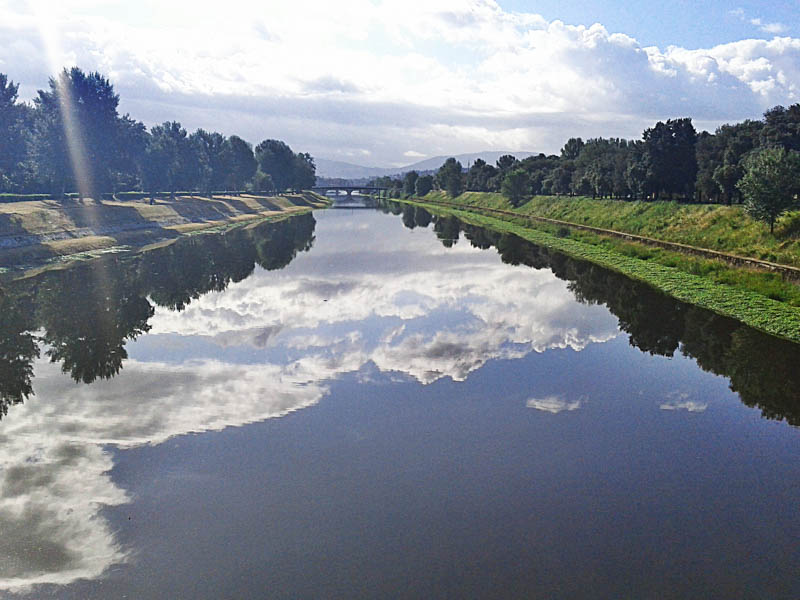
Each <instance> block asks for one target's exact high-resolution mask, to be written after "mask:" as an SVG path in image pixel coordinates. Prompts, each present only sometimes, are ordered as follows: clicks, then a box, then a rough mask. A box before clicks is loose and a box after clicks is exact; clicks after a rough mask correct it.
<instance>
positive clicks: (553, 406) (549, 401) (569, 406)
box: [525, 396, 582, 415]
mask: <svg viewBox="0 0 800 600" xmlns="http://www.w3.org/2000/svg"><path fill="white" fill-rule="evenodd" d="M581 404H582V400H572V401H567V400H564V399H563V398H562V397H561V396H547V397H545V398H531V399H529V400H528V401H527V402H526V403H525V405H526V406H527V407H528V408H535V409H536V410H541V411H543V412H549V413H552V414H554V415H555V414H558V413H560V412H564V411H566V412H572V411H573V410H578V409H579V408H580V407H581Z"/></svg>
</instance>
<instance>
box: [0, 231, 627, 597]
mask: <svg viewBox="0 0 800 600" xmlns="http://www.w3.org/2000/svg"><path fill="white" fill-rule="evenodd" d="M323 256H324V255H323ZM417 260H418V262H417V265H416V267H417V268H415V269H410V268H403V269H400V270H399V272H398V271H392V270H391V269H387V268H386V266H385V264H378V263H376V262H373V263H372V268H371V269H369V268H367V269H364V270H363V271H362V272H361V273H360V274H359V275H358V276H356V275H355V274H354V273H353V271H352V264H346V263H343V262H342V263H340V264H341V269H337V268H336V267H335V265H336V264H337V262H336V261H331V260H330V257H328V259H327V260H324V261H322V262H320V261H319V259H318V258H317V262H314V260H309V261H307V263H308V264H307V265H305V267H304V268H305V269H306V272H305V273H304V274H302V275H301V276H298V275H297V274H296V273H290V272H289V270H287V271H281V272H272V273H266V272H258V273H257V274H256V275H254V276H252V277H250V278H248V279H245V280H243V281H241V282H238V283H235V284H232V285H231V286H230V287H229V288H228V289H227V290H226V291H224V292H213V293H209V294H207V295H205V296H202V297H200V298H199V299H197V300H196V301H193V302H192V303H191V304H190V305H189V306H188V307H187V309H186V310H184V311H182V312H172V311H169V310H166V309H158V310H157V311H156V314H155V316H154V317H153V318H152V320H151V321H150V323H151V324H152V330H151V334H150V335H149V336H144V338H143V340H145V341H146V339H147V338H148V337H149V338H150V339H151V340H156V341H157V340H159V339H161V338H163V339H164V340H168V339H170V338H172V339H173V341H174V339H175V338H177V339H180V340H184V341H183V342H181V343H180V344H178V346H179V347H192V346H196V343H195V342H197V341H199V340H203V341H204V344H203V345H202V349H201V350H199V352H201V355H200V356H197V355H196V354H195V355H193V356H192V358H187V357H183V358H181V356H179V355H177V356H176V355H170V362H169V363H167V362H164V361H163V360H162V359H156V358H154V357H152V356H151V357H148V356H147V352H146V351H142V352H139V351H138V350H137V344H135V343H134V344H131V345H130V346H129V348H130V350H131V356H133V357H134V358H133V359H131V360H128V361H127V362H126V363H125V367H124V369H123V370H122V371H121V372H120V373H119V374H118V375H117V377H115V378H114V379H113V380H110V381H96V382H95V383H94V384H92V385H90V386H87V385H75V384H73V382H72V381H71V380H69V378H68V377H67V376H65V375H64V374H63V373H61V372H60V369H59V367H58V365H54V364H51V363H49V362H48V361H47V360H46V359H42V360H39V361H37V363H36V377H35V379H34V389H35V392H36V396H35V397H34V398H31V399H30V400H29V401H27V402H26V403H25V404H23V405H19V406H17V407H15V410H14V413H13V416H11V417H10V418H8V419H5V420H3V421H2V422H0V441H2V447H0V448H1V449H0V468H2V480H1V481H2V483H1V484H0V521H1V522H2V523H3V532H4V535H3V536H2V538H3V541H2V542H0V551H2V554H3V555H4V557H5V558H4V560H3V562H2V564H0V588H3V589H12V590H24V589H26V588H28V587H29V586H31V585H32V584H36V583H55V584H66V583H69V582H71V581H75V580H77V579H79V578H88V579H92V578H97V577H99V576H100V575H101V574H102V573H103V572H104V571H105V570H106V569H107V568H108V567H109V566H111V565H112V564H115V563H119V562H122V561H124V560H125V558H126V556H127V553H126V550H125V549H124V548H121V547H120V545H119V543H118V542H117V540H116V539H115V537H114V534H113V532H112V531H111V528H110V525H109V523H108V521H107V520H106V519H105V518H104V516H103V514H102V508H103V507H104V506H115V505H121V504H124V503H126V502H129V501H130V498H129V496H128V495H127V493H126V492H125V491H124V490H123V489H121V488H120V487H119V486H118V485H117V484H116V483H115V482H114V481H112V478H111V476H110V474H109V471H110V469H111V468H112V466H113V463H112V458H111V455H110V451H109V450H108V449H107V448H106V446H108V445H111V446H116V447H120V448H129V447H134V446H138V445H144V444H159V443H162V442H164V441H165V440H167V439H168V438H170V437H173V436H178V435H183V434H186V433H190V432H203V431H218V430H221V429H224V428H226V427H232V426H241V425H244V424H247V423H253V422H257V421H262V420H265V419H269V418H275V417H280V416H282V415H285V414H287V413H289V412H291V411H295V410H299V409H301V408H305V407H309V406H311V405H313V404H315V403H317V402H319V401H320V399H321V398H322V397H323V396H324V395H325V394H326V393H327V387H326V383H325V382H326V381H329V380H332V379H335V378H337V377H340V376H342V375H343V374H346V373H354V372H358V371H360V370H362V369H363V368H364V367H365V365H368V364H373V365H375V367H377V369H378V370H379V371H381V372H384V373H387V372H388V373H389V374H390V375H389V376H390V377H393V376H392V375H391V373H400V374H403V376H405V377H411V378H413V379H415V380H417V381H418V382H420V383H422V384H430V383H432V382H434V381H436V380H438V379H441V378H443V377H450V378H452V379H454V380H457V381H461V380H464V379H466V378H467V377H468V375H469V374H470V373H471V372H473V371H475V370H476V369H479V368H480V367H481V366H483V365H484V364H485V363H486V362H487V361H489V360H493V359H512V358H519V357H522V356H525V355H526V354H528V353H530V352H531V351H536V352H544V351H546V350H547V349H550V348H567V347H569V348H573V349H574V350H581V349H583V348H584V347H586V345H587V344H590V343H593V342H603V341H606V340H609V339H612V338H613V337H615V336H616V335H618V329H617V321H616V319H615V318H614V317H613V315H611V314H609V313H608V311H607V310H606V309H605V308H603V307H599V306H587V305H581V304H578V303H576V302H575V300H574V298H573V295H572V293H571V292H570V291H569V290H568V288H567V284H566V283H565V282H563V281H560V280H558V279H556V278H555V277H554V276H553V275H552V274H551V273H550V272H548V271H535V270H531V269H528V268H524V267H511V266H508V265H504V264H501V263H500V261H499V260H498V259H497V257H496V255H494V254H492V253H486V252H482V251H479V250H477V249H474V248H469V247H467V246H466V245H462V246H461V247H459V248H457V249H452V250H450V251H448V253H447V255H446V256H442V255H441V253H439V254H436V253H429V255H428V256H427V257H426V258H424V259H423V260H420V259H419V257H418V259H417ZM298 262H300V261H298ZM322 263H324V264H325V265H326V266H325V269H324V270H323V269H321V268H320V265H321V264H322ZM142 347H143V348H146V347H147V346H146V344H145V345H143V346H142ZM231 348H232V349H242V348H251V349H256V350H258V351H259V352H263V357H266V356H269V357H270V358H269V359H266V358H263V357H262V359H261V362H258V363H256V364H252V362H251V363H239V362H236V360H235V359H232V358H230V357H229V356H228V355H227V354H226V355H225V358H224V359H223V358H220V357H219V356H221V354H219V351H221V350H224V349H231ZM268 351H273V352H272V353H268ZM276 356H281V357H282V358H281V359H277V358H275V357H276ZM538 402H543V401H538ZM579 404H580V403H579V402H578V403H577V405H575V403H565V404H564V406H563V408H560V405H557V404H556V403H555V402H554V401H551V402H550V404H549V405H546V406H549V408H547V407H545V408H544V410H549V411H550V412H557V411H558V410H574V408H577V407H578V406H579ZM529 405H531V404H530V402H529ZM573 405H574V408H573ZM542 406H545V405H542ZM542 406H534V407H535V408H540V409H541V408H542Z"/></svg>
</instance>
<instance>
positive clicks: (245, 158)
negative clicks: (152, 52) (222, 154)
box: [226, 135, 258, 190]
mask: <svg viewBox="0 0 800 600" xmlns="http://www.w3.org/2000/svg"><path fill="white" fill-rule="evenodd" d="M226 152H227V154H228V158H227V159H226V163H227V164H228V165H229V170H228V178H227V182H228V183H229V184H230V185H231V186H232V187H233V189H234V190H240V189H242V188H243V187H244V184H245V183H246V182H248V181H250V180H251V179H253V176H254V175H255V174H256V169H257V168H258V163H256V157H255V155H254V154H253V148H252V146H250V144H248V143H247V142H245V141H244V140H243V139H242V138H240V137H239V136H238V135H232V136H231V137H229V138H228V142H227V144H226Z"/></svg>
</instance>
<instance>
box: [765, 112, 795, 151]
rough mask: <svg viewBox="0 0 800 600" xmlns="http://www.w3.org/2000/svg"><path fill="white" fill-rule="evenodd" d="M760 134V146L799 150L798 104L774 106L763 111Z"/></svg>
mask: <svg viewBox="0 0 800 600" xmlns="http://www.w3.org/2000/svg"><path fill="white" fill-rule="evenodd" d="M760 134H761V136H760V137H761V145H762V146H781V147H782V148H785V149H786V150H800V104H792V105H791V106H790V107H789V108H784V107H783V106H776V107H775V108H771V109H770V110H768V111H767V112H765V113H764V126H763V128H762V129H761V131H760Z"/></svg>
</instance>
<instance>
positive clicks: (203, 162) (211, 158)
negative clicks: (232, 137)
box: [189, 129, 230, 195]
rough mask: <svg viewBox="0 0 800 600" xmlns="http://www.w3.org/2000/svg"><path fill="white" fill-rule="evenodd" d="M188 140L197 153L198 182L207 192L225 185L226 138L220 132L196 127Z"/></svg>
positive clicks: (227, 155) (226, 169)
mask: <svg viewBox="0 0 800 600" xmlns="http://www.w3.org/2000/svg"><path fill="white" fill-rule="evenodd" d="M189 142H190V143H191V144H192V145H193V147H194V148H193V150H194V152H195V153H196V154H197V156H198V158H199V161H198V171H199V172H198V175H199V181H198V184H199V186H200V188H201V189H202V190H203V191H204V192H206V193H207V194H209V195H210V194H211V192H212V191H214V190H219V189H222V188H223V187H224V186H225V178H226V176H227V173H228V171H229V169H230V166H229V163H228V160H229V153H228V152H227V140H226V139H225V136H224V135H222V134H221V133H216V132H208V131H206V130H205V129H198V130H197V131H195V132H194V133H193V134H192V135H190V136H189Z"/></svg>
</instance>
